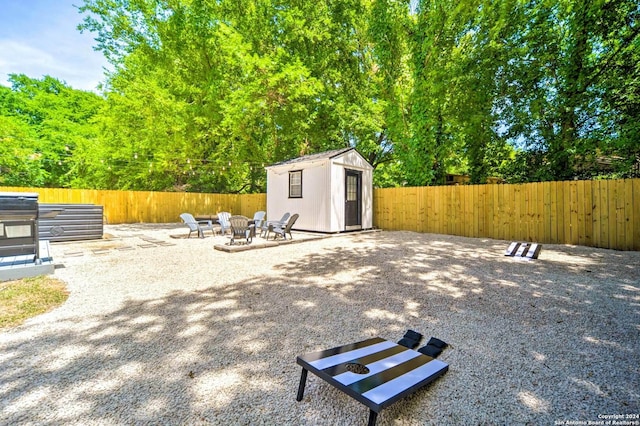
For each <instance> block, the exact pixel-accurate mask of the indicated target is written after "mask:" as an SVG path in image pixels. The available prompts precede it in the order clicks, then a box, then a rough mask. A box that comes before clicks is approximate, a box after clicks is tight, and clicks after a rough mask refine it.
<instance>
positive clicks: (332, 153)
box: [269, 148, 355, 167]
mask: <svg viewBox="0 0 640 426" xmlns="http://www.w3.org/2000/svg"><path fill="white" fill-rule="evenodd" d="M354 149H355V148H340V149H334V150H332V151H325V152H319V153H317V154H309V155H303V156H302V157H298V158H292V159H290V160H285V161H281V162H279V163H275V164H272V165H271V166H282V165H285V164H295V163H303V162H305V161H315V160H325V159H327V160H328V159H331V158H334V157H337V156H339V155H342V154H344V153H346V152H349V151H351V150H354ZM271 166H269V167H271Z"/></svg>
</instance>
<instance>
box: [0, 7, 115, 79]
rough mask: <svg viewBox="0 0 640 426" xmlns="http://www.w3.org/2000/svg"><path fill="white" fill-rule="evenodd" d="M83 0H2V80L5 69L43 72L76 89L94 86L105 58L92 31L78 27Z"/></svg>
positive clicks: (34, 73) (33, 74) (34, 75)
mask: <svg viewBox="0 0 640 426" xmlns="http://www.w3.org/2000/svg"><path fill="white" fill-rule="evenodd" d="M74 4H76V5H81V4H82V0H0V84H3V85H5V86H8V85H9V83H8V82H7V79H8V78H9V76H8V74H26V75H27V76H29V77H31V78H38V79H39V78H42V77H43V76H44V75H50V76H51V77H55V78H58V79H59V80H62V81H65V82H66V83H67V84H68V85H70V86H71V87H73V88H74V89H82V90H93V91H96V86H97V85H98V83H100V82H101V81H103V80H104V76H103V75H104V70H103V68H104V67H108V64H107V61H106V60H105V59H104V56H103V55H102V53H100V52H96V51H94V50H93V46H94V45H95V41H94V40H93V37H94V35H93V34H91V33H89V32H87V31H85V32H84V34H81V33H80V31H78V30H77V29H76V27H77V26H78V24H79V23H81V22H82V15H81V14H79V13H78V10H77V8H75V7H74V6H73V5H74Z"/></svg>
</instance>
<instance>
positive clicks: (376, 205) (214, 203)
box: [0, 179, 640, 250]
mask: <svg viewBox="0 0 640 426" xmlns="http://www.w3.org/2000/svg"><path fill="white" fill-rule="evenodd" d="M0 191H13V192H15V191H18V192H24V191H26V192H37V193H39V194H40V197H39V201H40V202H42V203H89V204H98V205H102V206H104V214H105V221H106V223H112V224H113V223H136V222H147V223H171V222H174V223H175V222H179V221H180V219H179V215H180V213H183V212H190V213H193V214H215V213H217V212H220V211H229V212H231V213H233V214H242V215H245V216H249V217H252V216H253V214H254V213H255V212H256V211H258V210H266V204H267V203H266V194H243V195H237V194H202V193H190V192H187V193H185V192H146V191H103V190H84V189H54V188H15V187H4V188H3V187H0ZM373 224H374V226H375V227H377V228H381V229H387V230H408V231H417V232H431V233H436V234H450V235H461V236H466V237H476V238H482V237H484V238H494V239H501V240H508V241H530V242H538V243H557V244H578V245H584V246H593V247H603V248H612V249H618V250H640V179H624V180H606V181H568V182H542V183H528V184H519V185H459V186H430V187H411V188H384V189H374V191H373Z"/></svg>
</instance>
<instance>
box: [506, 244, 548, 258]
mask: <svg viewBox="0 0 640 426" xmlns="http://www.w3.org/2000/svg"><path fill="white" fill-rule="evenodd" d="M540 250H542V245H540V244H536V243H519V242H513V243H511V244H509V247H507V250H506V251H505V252H504V255H505V256H511V257H520V258H525V259H537V258H538V255H539V254H540Z"/></svg>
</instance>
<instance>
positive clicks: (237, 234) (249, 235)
mask: <svg viewBox="0 0 640 426" xmlns="http://www.w3.org/2000/svg"><path fill="white" fill-rule="evenodd" d="M229 224H230V226H231V240H230V241H229V244H230V245H233V244H235V241H236V238H240V239H244V240H245V244H251V241H253V235H254V229H255V225H249V218H248V217H246V216H237V215H235V216H231V217H230V218H229Z"/></svg>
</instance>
